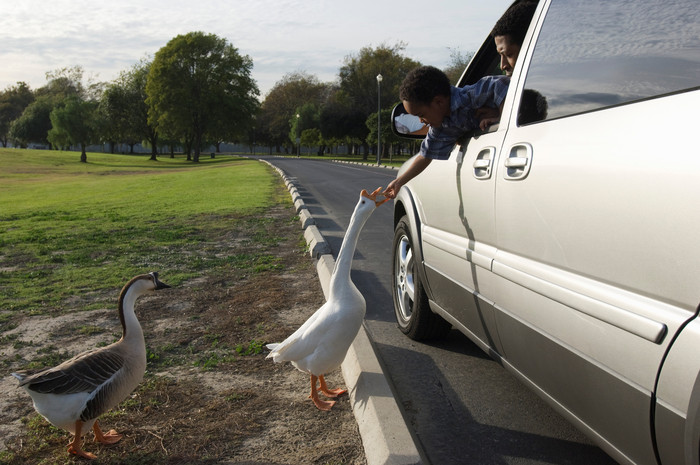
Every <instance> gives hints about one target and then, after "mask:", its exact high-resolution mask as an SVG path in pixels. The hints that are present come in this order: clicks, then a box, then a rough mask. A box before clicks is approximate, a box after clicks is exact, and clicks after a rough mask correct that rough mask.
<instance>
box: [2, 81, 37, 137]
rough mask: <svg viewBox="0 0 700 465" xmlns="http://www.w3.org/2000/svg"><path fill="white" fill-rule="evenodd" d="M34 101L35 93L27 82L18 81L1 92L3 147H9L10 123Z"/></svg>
mask: <svg viewBox="0 0 700 465" xmlns="http://www.w3.org/2000/svg"><path fill="white" fill-rule="evenodd" d="M33 101H34V94H33V93H32V91H31V89H30V88H29V86H28V85H27V84H26V83H25V82H18V83H17V85H14V86H10V87H8V88H7V89H5V90H3V91H2V92H0V142H2V146H3V147H7V140H8V137H9V134H10V125H11V124H12V122H13V121H14V120H16V119H17V118H19V117H20V115H21V114H22V112H23V111H24V109H25V108H27V106H29V104H30V103H32V102H33Z"/></svg>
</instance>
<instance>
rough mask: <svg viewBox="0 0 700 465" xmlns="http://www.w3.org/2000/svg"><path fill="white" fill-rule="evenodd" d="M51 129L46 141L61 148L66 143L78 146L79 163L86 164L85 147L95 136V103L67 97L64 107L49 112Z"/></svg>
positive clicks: (96, 124) (93, 140)
mask: <svg viewBox="0 0 700 465" xmlns="http://www.w3.org/2000/svg"><path fill="white" fill-rule="evenodd" d="M51 124H52V128H51V130H50V131H49V133H48V140H49V142H51V143H52V144H55V145H58V146H63V145H64V144H65V142H66V141H68V142H69V143H71V144H76V145H80V149H81V154H80V161H81V162H83V163H86V162H87V154H86V152H85V149H86V147H87V146H88V145H89V144H90V143H92V142H95V138H96V136H97V128H98V123H97V103H96V102H93V101H87V100H82V99H80V98H79V97H77V96H75V97H69V98H68V99H67V100H66V102H65V105H63V106H59V107H56V108H54V109H53V111H51Z"/></svg>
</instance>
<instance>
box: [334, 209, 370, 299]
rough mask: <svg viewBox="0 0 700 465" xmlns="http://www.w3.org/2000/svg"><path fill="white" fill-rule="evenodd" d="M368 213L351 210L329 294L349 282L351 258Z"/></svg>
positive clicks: (337, 290)
mask: <svg viewBox="0 0 700 465" xmlns="http://www.w3.org/2000/svg"><path fill="white" fill-rule="evenodd" d="M368 218H369V215H364V216H361V215H357V210H356V211H355V212H353V215H352V218H350V225H349V226H348V229H347V231H346V232H345V237H344V238H343V243H342V245H341V246H340V252H338V258H337V259H336V261H335V268H334V269H333V275H332V276H331V282H330V295H333V294H334V293H336V292H339V291H340V290H341V288H342V287H343V286H347V285H348V283H349V282H350V270H351V269H352V259H353V256H354V255H355V249H356V248H357V241H358V239H359V237H360V231H361V230H362V227H363V226H364V225H365V222H366V221H367V219H368Z"/></svg>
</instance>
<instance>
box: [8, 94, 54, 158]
mask: <svg viewBox="0 0 700 465" xmlns="http://www.w3.org/2000/svg"><path fill="white" fill-rule="evenodd" d="M54 100H55V99H54V98H53V97H52V96H50V95H43V96H40V97H37V99H36V100H34V101H33V102H32V103H30V104H29V105H27V108H25V109H24V111H23V112H22V114H21V115H20V117H19V118H17V119H15V120H14V121H13V122H12V124H11V125H10V133H9V136H10V138H11V139H12V140H14V141H15V143H18V144H19V145H20V146H22V147H26V146H27V145H28V144H29V143H30V142H38V143H41V144H47V145H48V144H49V141H48V139H47V136H48V132H49V130H50V129H51V119H50V115H51V111H52V110H53V108H54Z"/></svg>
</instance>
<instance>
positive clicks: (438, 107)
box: [403, 95, 450, 127]
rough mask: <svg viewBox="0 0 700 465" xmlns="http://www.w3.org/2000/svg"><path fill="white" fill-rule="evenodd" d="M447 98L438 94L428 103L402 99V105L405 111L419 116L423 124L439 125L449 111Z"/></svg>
mask: <svg viewBox="0 0 700 465" xmlns="http://www.w3.org/2000/svg"><path fill="white" fill-rule="evenodd" d="M449 103H450V102H449V98H448V97H446V96H443V95H438V96H436V97H434V98H433V100H432V101H431V102H430V104H427V105H426V104H425V103H418V102H409V101H408V100H404V101H403V106H404V108H405V109H406V111H407V112H409V113H410V114H412V115H413V116H417V117H418V118H420V120H421V122H422V123H424V124H429V125H430V126H432V127H439V126H440V125H441V124H442V120H443V119H445V116H447V115H449V113H450V111H449V110H450V105H449Z"/></svg>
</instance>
